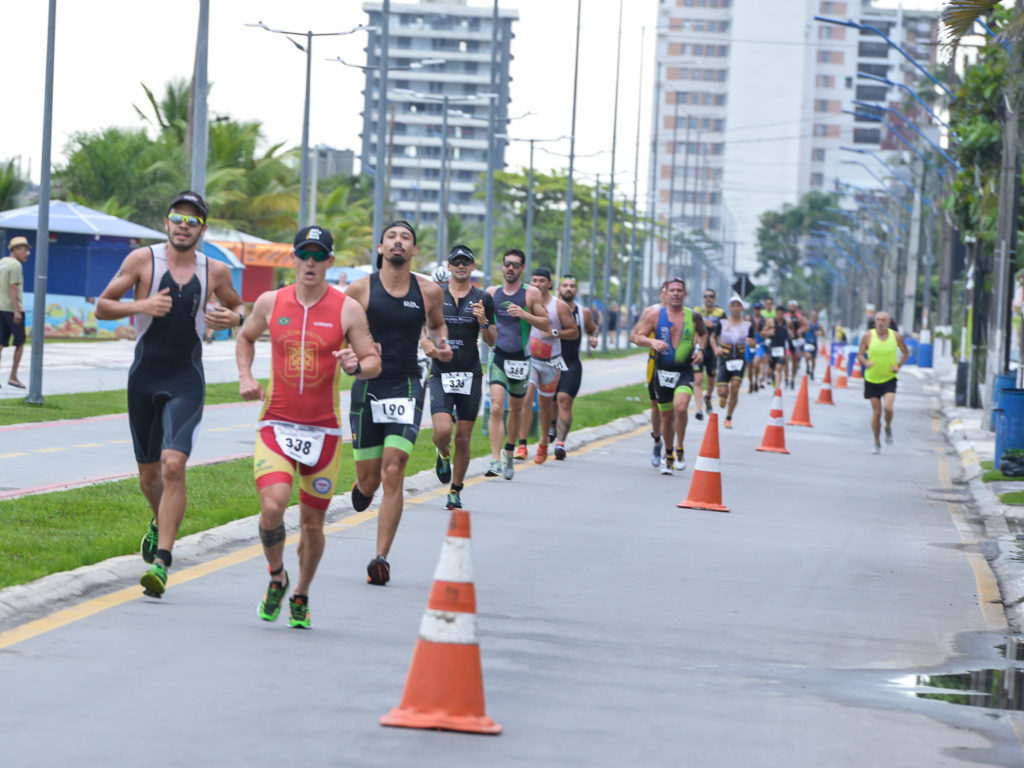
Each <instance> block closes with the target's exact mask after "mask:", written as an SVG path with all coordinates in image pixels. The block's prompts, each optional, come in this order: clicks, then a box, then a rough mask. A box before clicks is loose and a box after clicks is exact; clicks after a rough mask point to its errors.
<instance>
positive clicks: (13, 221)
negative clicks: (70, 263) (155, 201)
mask: <svg viewBox="0 0 1024 768" xmlns="http://www.w3.org/2000/svg"><path fill="white" fill-rule="evenodd" d="M0 229H20V230H28V231H30V232H36V231H37V230H38V229H39V206H38V205H29V206H26V207H25V208H13V209H11V210H9V211H0ZM50 231H51V232H66V233H68V234H76V235H97V236H106V237H127V238H135V239H138V240H163V239H164V238H165V237H166V236H167V235H166V233H164V232H160V231H158V230H156V229H149V227H142V226H139V225H138V224H133V223H132V222H130V221H125V220H124V219H119V218H117V217H116V216H111V215H110V214H109V213H101V212H100V211H94V210H93V209H92V208H86V207H85V206H84V205H79V204H78V203H66V202H64V201H63V200H51V201H50Z"/></svg>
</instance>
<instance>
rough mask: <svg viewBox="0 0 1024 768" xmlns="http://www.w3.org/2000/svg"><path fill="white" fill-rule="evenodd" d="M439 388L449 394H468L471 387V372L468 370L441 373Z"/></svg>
mask: <svg viewBox="0 0 1024 768" xmlns="http://www.w3.org/2000/svg"><path fill="white" fill-rule="evenodd" d="M441 389H442V390H444V391H445V392H447V393H448V394H449V395H468V394H470V392H471V391H472V389H473V374H472V373H470V372H469V371H452V372H451V373H442V374H441Z"/></svg>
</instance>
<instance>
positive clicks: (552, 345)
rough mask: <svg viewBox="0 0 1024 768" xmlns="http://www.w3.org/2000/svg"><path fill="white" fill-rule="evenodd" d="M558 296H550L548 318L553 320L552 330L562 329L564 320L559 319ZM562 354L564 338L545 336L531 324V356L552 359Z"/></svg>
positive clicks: (539, 358)
mask: <svg viewBox="0 0 1024 768" xmlns="http://www.w3.org/2000/svg"><path fill="white" fill-rule="evenodd" d="M558 301H559V300H558V297H557V296H549V297H548V305H547V307H546V309H547V311H548V320H550V321H551V330H553V331H555V330H558V331H560V330H562V321H561V320H559V319H558ZM560 354H562V340H561V339H559V338H550V337H545V335H544V334H543V333H541V332H540V330H538V329H537V328H534V327H533V326H532V325H531V326H530V357H536V358H537V359H538V360H550V359H551V358H553V357H558V356H559V355H560Z"/></svg>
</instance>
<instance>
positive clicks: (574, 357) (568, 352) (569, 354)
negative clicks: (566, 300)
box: [561, 304, 583, 365]
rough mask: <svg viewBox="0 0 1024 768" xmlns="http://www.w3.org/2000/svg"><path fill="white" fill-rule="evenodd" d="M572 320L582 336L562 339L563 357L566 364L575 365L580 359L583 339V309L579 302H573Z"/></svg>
mask: <svg viewBox="0 0 1024 768" xmlns="http://www.w3.org/2000/svg"><path fill="white" fill-rule="evenodd" d="M571 314H572V321H573V323H575V324H576V327H577V328H578V329H579V332H580V336H579V338H576V339H562V340H561V341H562V359H563V360H564V361H565V363H566V365H573V364H575V363H578V362H579V361H580V342H581V341H582V340H583V311H582V310H581V309H580V307H579V305H578V304H573V307H572V310H571Z"/></svg>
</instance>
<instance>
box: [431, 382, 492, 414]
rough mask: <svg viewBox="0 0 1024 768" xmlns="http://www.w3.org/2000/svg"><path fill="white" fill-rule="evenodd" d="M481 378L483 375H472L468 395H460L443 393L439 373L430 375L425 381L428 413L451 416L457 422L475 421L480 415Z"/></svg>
mask: <svg viewBox="0 0 1024 768" xmlns="http://www.w3.org/2000/svg"><path fill="white" fill-rule="evenodd" d="M483 378H484V377H483V374H481V373H474V374H473V383H472V384H471V385H470V391H469V394H466V395H460V394H453V393H451V392H445V391H444V386H443V385H442V384H443V382H442V381H441V373H440V372H438V373H432V374H431V375H430V378H429V379H427V387H428V388H429V389H430V412H431V413H449V414H453V415H454V416H455V418H456V419H458V420H459V421H476V417H477V415H478V414H479V413H480V393H481V391H482V390H483Z"/></svg>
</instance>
